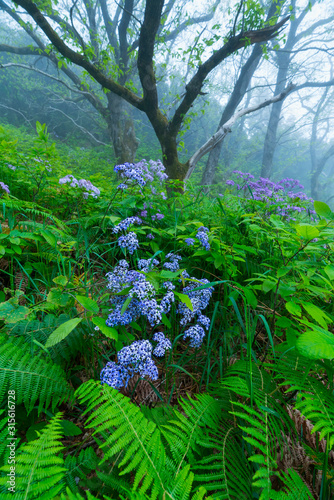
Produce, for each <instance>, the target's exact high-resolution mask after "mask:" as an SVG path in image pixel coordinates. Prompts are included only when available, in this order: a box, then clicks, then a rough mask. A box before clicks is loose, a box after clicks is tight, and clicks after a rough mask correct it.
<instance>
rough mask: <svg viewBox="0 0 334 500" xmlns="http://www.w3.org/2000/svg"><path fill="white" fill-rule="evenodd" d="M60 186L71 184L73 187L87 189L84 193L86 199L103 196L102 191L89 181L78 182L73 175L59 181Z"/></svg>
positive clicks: (81, 180)
mask: <svg viewBox="0 0 334 500" xmlns="http://www.w3.org/2000/svg"><path fill="white" fill-rule="evenodd" d="M59 184H69V185H70V186H71V187H78V188H80V189H85V191H84V192H83V193H82V196H83V197H84V198H86V199H87V198H88V196H92V197H93V198H97V197H98V196H100V194H101V193H100V190H99V189H98V188H97V187H96V186H94V185H93V184H92V183H91V182H90V181H87V180H86V179H80V180H79V181H78V180H77V179H76V178H75V177H74V176H73V175H65V177H62V178H61V179H59Z"/></svg>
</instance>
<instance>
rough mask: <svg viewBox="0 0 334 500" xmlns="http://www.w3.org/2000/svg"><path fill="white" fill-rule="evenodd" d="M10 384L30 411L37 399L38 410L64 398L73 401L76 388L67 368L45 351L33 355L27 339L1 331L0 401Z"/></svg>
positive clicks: (18, 401)
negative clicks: (50, 357)
mask: <svg viewBox="0 0 334 500" xmlns="http://www.w3.org/2000/svg"><path fill="white" fill-rule="evenodd" d="M7 388H10V389H12V390H15V397H16V404H20V403H24V405H25V407H26V409H27V411H28V413H29V412H30V411H31V410H32V409H33V407H34V405H35V403H36V401H37V400H39V403H38V413H40V412H41V411H42V410H43V409H45V408H48V406H49V405H50V404H51V405H52V410H54V409H55V407H56V405H58V404H60V403H62V402H63V401H71V400H72V398H73V390H72V388H71V387H70V386H69V385H68V383H67V382H66V377H65V373H64V371H63V370H62V369H61V368H60V367H59V366H57V365H55V364H54V363H53V362H52V361H49V360H46V359H45V357H44V353H41V354H40V355H38V356H32V355H31V354H30V351H29V350H28V349H27V345H26V343H25V342H24V340H23V339H16V338H10V337H8V336H7V335H4V334H0V402H2V401H3V399H4V396H5V394H6V391H7Z"/></svg>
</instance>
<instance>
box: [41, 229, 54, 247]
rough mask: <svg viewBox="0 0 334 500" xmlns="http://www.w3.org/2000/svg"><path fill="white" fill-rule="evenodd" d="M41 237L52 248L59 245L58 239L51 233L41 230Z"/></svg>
mask: <svg viewBox="0 0 334 500" xmlns="http://www.w3.org/2000/svg"><path fill="white" fill-rule="evenodd" d="M41 235H42V236H43V238H44V239H45V240H46V241H47V242H48V243H49V245H50V246H51V247H55V246H56V244H57V239H56V237H55V235H54V234H53V233H51V231H46V230H45V229H42V230H41Z"/></svg>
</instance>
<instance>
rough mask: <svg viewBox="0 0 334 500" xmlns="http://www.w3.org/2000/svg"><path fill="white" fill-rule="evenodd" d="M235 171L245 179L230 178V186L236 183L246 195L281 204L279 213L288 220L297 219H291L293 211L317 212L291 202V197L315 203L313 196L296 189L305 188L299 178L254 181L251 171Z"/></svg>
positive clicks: (273, 203) (272, 203)
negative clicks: (234, 179)
mask: <svg viewBox="0 0 334 500" xmlns="http://www.w3.org/2000/svg"><path fill="white" fill-rule="evenodd" d="M233 173H234V174H235V175H236V177H237V178H238V179H242V180H243V184H242V185H240V184H235V182H234V181H233V180H232V179H229V180H227V181H226V184H227V185H228V186H235V185H236V187H237V190H238V191H240V190H244V191H245V196H248V197H250V196H252V198H253V199H255V200H259V201H264V202H266V203H267V204H270V205H279V206H278V207H276V213H277V214H278V215H281V216H283V217H286V218H287V219H288V220H295V219H291V213H292V212H298V213H301V212H303V211H304V212H306V211H307V210H308V211H309V213H311V214H315V211H314V210H313V209H312V210H310V209H309V208H307V207H304V206H296V205H295V204H291V203H289V199H292V200H298V201H299V202H300V201H304V202H308V203H313V200H312V198H309V197H308V196H307V195H306V194H305V193H304V192H303V191H295V190H298V189H299V190H300V189H304V186H303V185H302V184H300V182H299V181H298V180H297V179H291V178H285V179H282V180H281V181H279V182H273V181H271V180H270V179H267V178H265V177H260V178H259V180H258V181H252V180H250V179H254V176H253V175H252V174H250V173H247V172H241V171H240V170H234V171H233ZM249 191H250V192H251V195H250V192H249Z"/></svg>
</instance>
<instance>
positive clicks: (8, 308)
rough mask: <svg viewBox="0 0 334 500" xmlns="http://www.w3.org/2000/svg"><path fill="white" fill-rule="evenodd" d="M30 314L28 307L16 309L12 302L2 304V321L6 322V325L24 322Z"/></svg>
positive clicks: (0, 305)
mask: <svg viewBox="0 0 334 500" xmlns="http://www.w3.org/2000/svg"><path fill="white" fill-rule="evenodd" d="M10 300H12V299H10ZM29 312H30V311H29V308H28V307H25V306H18V307H16V306H15V305H13V304H12V303H11V302H10V301H7V302H2V303H1V304H0V319H2V320H5V322H6V323H17V322H18V321H22V320H23V319H25V318H26V317H27V316H28V314H29Z"/></svg>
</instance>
